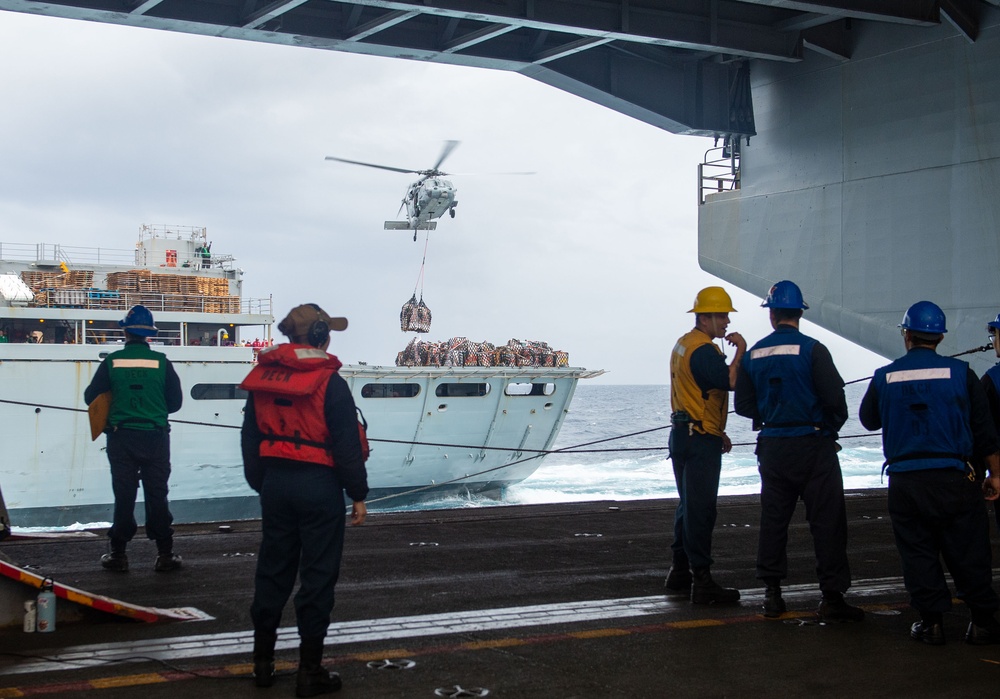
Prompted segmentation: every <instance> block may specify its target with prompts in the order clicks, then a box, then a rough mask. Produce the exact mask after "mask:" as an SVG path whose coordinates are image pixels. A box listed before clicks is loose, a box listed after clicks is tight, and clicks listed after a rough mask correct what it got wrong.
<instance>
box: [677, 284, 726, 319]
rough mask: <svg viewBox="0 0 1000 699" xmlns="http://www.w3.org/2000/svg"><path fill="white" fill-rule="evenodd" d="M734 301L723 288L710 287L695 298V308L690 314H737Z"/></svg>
mask: <svg viewBox="0 0 1000 699" xmlns="http://www.w3.org/2000/svg"><path fill="white" fill-rule="evenodd" d="M735 312H736V309H735V308H733V300H732V299H731V298H729V294H727V293H726V290H725V289H723V288H722V287H721V286H709V287H706V288H704V289H702V290H701V291H699V292H698V295H697V296H695V297H694V308H692V309H691V310H690V311H688V313H735Z"/></svg>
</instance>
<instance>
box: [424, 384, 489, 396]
mask: <svg viewBox="0 0 1000 699" xmlns="http://www.w3.org/2000/svg"><path fill="white" fill-rule="evenodd" d="M489 392H490V385H489V384H488V383H442V384H438V386H437V388H435V389H434V395H436V396H438V397H439V398H453V397H459V398H461V397H463V396H485V395H486V394H487V393H489Z"/></svg>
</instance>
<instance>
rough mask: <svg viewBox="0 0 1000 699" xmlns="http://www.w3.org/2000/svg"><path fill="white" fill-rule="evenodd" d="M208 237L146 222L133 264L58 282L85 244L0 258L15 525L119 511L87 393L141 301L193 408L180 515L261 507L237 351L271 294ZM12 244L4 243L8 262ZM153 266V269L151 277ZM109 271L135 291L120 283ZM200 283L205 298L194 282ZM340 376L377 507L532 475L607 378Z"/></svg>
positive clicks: (524, 371)
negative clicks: (123, 322) (256, 291)
mask: <svg viewBox="0 0 1000 699" xmlns="http://www.w3.org/2000/svg"><path fill="white" fill-rule="evenodd" d="M205 241H206V238H205V233H204V229H194V230H193V232H192V231H185V232H183V233H181V234H177V233H174V232H170V231H166V232H163V231H159V230H154V229H150V228H146V227H144V228H143V229H142V233H141V237H140V244H139V245H138V246H137V252H136V254H135V258H136V261H135V263H134V264H123V263H121V262H119V263H117V264H107V263H103V259H105V258H106V257H107V255H106V254H105V253H104V252H102V253H101V255H96V256H94V255H92V256H91V260H90V261H89V262H88V263H83V264H79V265H74V267H75V268H77V269H82V270H84V271H80V272H76V271H73V270H71V271H67V272H63V273H62V274H63V275H64V276H65V277H66V280H67V281H70V282H72V281H73V280H74V279H82V280H83V282H82V283H78V284H76V286H73V287H70V286H62V287H57V288H54V289H50V288H48V287H47V286H46V285H51V284H58V283H60V281H61V278H60V277H59V275H60V273H59V272H58V269H59V267H60V265H62V264H63V262H64V261H65V260H66V259H69V258H70V257H73V258H76V259H79V258H80V257H82V256H83V255H84V254H85V251H74V252H76V253H77V254H76V255H72V256H70V255H67V254H66V252H67V250H68V249H65V248H58V247H50V246H38V250H37V252H36V251H35V250H34V248H32V249H31V250H30V251H29V253H30V254H29V255H28V259H27V260H23V259H22V260H16V261H12V260H10V259H5V260H0V272H2V273H3V274H2V276H0V281H2V282H3V284H2V285H0V292H2V294H0V296H3V299H4V303H2V304H0V330H3V331H4V333H5V334H6V338H7V340H6V341H4V342H0V387H2V388H0V440H2V441H0V443H2V444H3V445H4V449H3V450H4V455H3V459H2V461H0V489H2V492H3V498H4V499H5V500H6V505H7V509H8V510H9V511H10V517H11V522H12V523H13V524H14V525H15V526H58V525H69V524H73V523H74V522H98V521H99V522H107V521H110V520H111V514H112V503H113V496H112V492H111V476H110V471H109V466H108V462H107V456H106V453H105V437H104V436H99V437H98V438H97V440H96V441H92V440H91V437H90V424H89V419H88V416H87V412H86V405H85V404H84V402H83V392H84V389H85V388H86V387H87V386H88V385H89V384H90V381H91V379H92V377H93V375H94V372H96V371H97V368H98V366H99V365H100V362H101V361H102V360H103V358H104V357H106V356H107V354H108V353H109V352H113V351H115V350H116V349H119V348H120V347H121V346H122V345H121V344H120V343H121V340H122V333H121V330H120V328H119V327H118V325H117V321H118V319H120V318H121V317H122V316H123V315H124V312H125V309H127V308H128V307H129V306H130V305H131V304H132V303H143V304H145V305H147V306H150V307H151V310H152V311H153V313H154V317H155V322H156V324H157V327H158V328H159V334H158V336H157V338H155V340H154V344H155V349H157V350H159V351H162V352H164V353H165V354H166V355H167V357H168V358H169V359H170V360H171V361H172V362H173V364H174V367H175V369H176V370H177V373H178V376H179V377H180V380H181V387H182V389H183V391H184V404H183V407H182V408H181V410H180V411H179V412H177V413H174V414H173V415H171V416H170V418H171V467H172V470H171V478H170V496H169V497H170V503H171V511H172V512H173V514H174V518H175V521H177V522H198V521H213V520H223V519H244V518H253V517H257V516H259V505H258V501H257V496H256V494H255V493H254V492H253V491H252V490H251V489H250V488H249V486H247V484H246V482H245V480H244V477H243V463H242V455H241V452H240V426H241V425H242V423H243V406H244V404H245V402H246V394H245V392H243V391H241V390H239V388H238V386H239V384H240V382H241V381H242V380H243V379H244V378H245V377H246V375H247V374H248V373H249V372H250V369H251V368H252V367H253V365H254V351H255V350H254V349H253V348H252V347H249V346H240V345H241V344H243V340H246V339H248V338H249V337H252V336H253V335H255V334H257V335H258V336H263V337H264V338H265V343H266V341H267V338H269V336H270V326H271V324H272V323H273V322H274V318H273V317H272V315H271V312H270V304H269V302H267V301H266V300H265V301H263V302H260V301H254V300H247V299H243V298H242V297H241V296H240V289H241V276H242V275H241V272H239V271H238V270H235V269H233V268H232V266H231V264H230V262H231V258H228V257H221V258H220V257H216V256H213V258H212V260H213V261H212V262H210V263H209V262H205V263H203V262H202V258H201V257H200V256H199V253H198V250H200V249H202V247H203V246H204V244H205ZM196 245H197V246H198V247H196ZM12 247H13V246H10V245H5V246H4V247H2V248H0V249H3V250H4V253H5V255H4V257H7V256H8V255H7V254H6V252H7V250H10V249H11V248H12ZM63 268H64V269H65V266H64V267H63ZM137 268H139V270H138V271H137ZM53 270H55V271H53ZM146 270H149V271H148V272H147V271H146ZM71 272H73V274H75V275H76V277H73V276H71ZM149 273H154V274H155V276H154V277H148V276H147V277H143V276H142V274H149ZM116 274H118V275H125V276H124V277H117V278H116V277H115V275H116ZM17 275H20V276H17ZM39 275H48V276H45V278H44V280H42V281H41V282H39V283H38V286H39V288H38V289H36V290H35V291H34V295H33V296H32V292H31V291H29V290H27V288H22V285H21V284H20V282H18V281H17V279H22V278H23V279H30V280H35V281H36V282H38V280H39V279H40V277H39ZM53 275H55V276H53ZM133 277H134V278H133ZM112 280H116V281H118V282H121V283H128V284H131V285H132V286H134V287H135V288H134V289H127V290H125V289H123V287H121V286H118V287H117V288H112V287H113V286H115V285H114V284H112V283H110V282H111V281H112ZM196 282H197V283H198V284H200V286H199V287H198V288H199V290H200V289H203V288H210V287H211V289H210V292H209V293H206V292H203V291H198V292H197V293H196V292H194V291H192V290H193V289H194V288H195V283H196ZM81 284H83V285H86V288H83V287H82V286H81ZM157 285H158V287H159V288H156V287H157ZM213 285H215V286H214V287H213ZM165 290H166V291H165ZM262 330H263V332H261V331H262ZM157 343H158V344H157ZM227 343H228V344H229V345H231V346H224V345H226V344H227ZM340 373H341V375H342V376H343V377H344V378H345V379H346V380H347V382H348V384H349V385H350V387H351V390H352V392H353V394H354V399H355V402H356V403H357V405H358V407H359V408H360V409H361V411H362V413H363V415H364V417H365V418H366V419H367V422H368V437H369V440H370V442H371V445H372V453H371V458H370V459H369V460H368V463H367V468H368V483H369V486H370V488H371V492H370V494H369V498H368V502H369V506H370V507H374V508H388V507H397V506H400V505H405V504H409V503H412V502H413V501H417V500H424V499H428V498H433V497H437V496H440V495H442V494H451V493H462V494H464V493H491V494H492V493H495V494H500V493H502V491H503V489H504V487H505V486H507V485H509V484H511V483H517V482H519V481H521V480H524V479H525V478H527V477H528V476H529V475H531V474H532V473H533V472H534V471H535V470H536V469H537V468H538V466H539V465H540V464H541V458H540V457H539V455H538V452H540V451H545V450H548V449H551V447H552V444H553V442H554V441H555V439H556V436H557V435H558V433H559V428H560V427H561V426H562V422H563V419H564V417H565V415H566V413H567V411H568V409H569V405H570V401H571V400H572V398H573V393H574V391H575V389H576V382H577V380H578V379H580V378H583V377H587V376H594V375H597V374H600V373H602V372H599V371H590V372H588V371H586V370H583V369H572V368H564V367H559V368H555V367H540V366H521V367H485V366H476V367H440V366H430V367H423V366H417V367H404V366H399V367H396V366H393V367H375V366H371V367H370V366H346V367H343V368H342V369H341V371H340ZM140 500H141V492H140ZM142 509H143V508H142V507H137V508H136V510H137V512H136V515H137V518H138V519H140V520H141V519H142Z"/></svg>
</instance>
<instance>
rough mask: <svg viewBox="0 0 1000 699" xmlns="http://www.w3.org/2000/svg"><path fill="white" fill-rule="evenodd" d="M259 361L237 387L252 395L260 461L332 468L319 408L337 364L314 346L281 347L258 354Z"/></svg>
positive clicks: (287, 345)
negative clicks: (277, 460)
mask: <svg viewBox="0 0 1000 699" xmlns="http://www.w3.org/2000/svg"><path fill="white" fill-rule="evenodd" d="M257 362H258V364H257V366H256V367H255V368H254V369H253V371H251V372H250V375H249V376H247V377H246V379H244V380H243V383H242V384H240V387H241V388H243V389H245V390H247V391H250V392H251V393H253V395H254V409H255V412H256V418H257V427H258V429H259V430H260V432H261V438H262V441H261V443H260V447H259V453H260V456H262V457H277V458H284V459H293V460H295V461H309V462H312V463H318V464H324V465H326V466H331V467H332V466H334V460H333V454H332V453H331V451H330V431H329V429H328V428H327V426H326V420H325V419H324V409H323V406H324V402H325V399H326V389H327V384H329V382H330V377H331V376H333V375H334V374H335V373H336V372H337V370H338V369H340V367H341V366H342V365H341V363H340V360H339V359H337V358H336V357H334V356H333V355H330V354H327V353H326V352H324V351H323V350H321V349H319V348H316V347H308V346H305V345H293V344H283V345H278V346H277V347H272V348H268V349H266V350H264V351H262V352H261V353H260V356H259V357H258V359H257Z"/></svg>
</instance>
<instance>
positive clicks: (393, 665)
mask: <svg viewBox="0 0 1000 699" xmlns="http://www.w3.org/2000/svg"><path fill="white" fill-rule="evenodd" d="M416 665H417V664H416V663H415V662H413V661H412V660H409V659H404V660H389V659H388V658H387V659H385V660H372V661H371V662H370V663H368V667H369V668H370V669H372V670H409V669H411V668H413V667H416Z"/></svg>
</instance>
